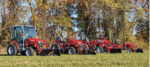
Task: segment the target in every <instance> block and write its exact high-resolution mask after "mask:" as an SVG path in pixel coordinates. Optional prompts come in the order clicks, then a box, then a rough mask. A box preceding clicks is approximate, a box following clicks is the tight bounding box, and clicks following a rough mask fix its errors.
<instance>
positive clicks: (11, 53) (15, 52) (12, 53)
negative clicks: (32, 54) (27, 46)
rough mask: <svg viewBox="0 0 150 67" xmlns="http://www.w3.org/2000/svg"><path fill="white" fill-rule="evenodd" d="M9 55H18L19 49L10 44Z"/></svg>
mask: <svg viewBox="0 0 150 67" xmlns="http://www.w3.org/2000/svg"><path fill="white" fill-rule="evenodd" d="M7 54H8V55H17V54H18V52H17V48H16V46H15V45H14V44H10V45H9V46H8V47H7Z"/></svg>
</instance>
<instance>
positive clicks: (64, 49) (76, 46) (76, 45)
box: [51, 27, 96, 55]
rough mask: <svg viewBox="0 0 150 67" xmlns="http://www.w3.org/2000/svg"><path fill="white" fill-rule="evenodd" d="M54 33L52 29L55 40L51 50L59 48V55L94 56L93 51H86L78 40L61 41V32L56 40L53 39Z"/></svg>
mask: <svg viewBox="0 0 150 67" xmlns="http://www.w3.org/2000/svg"><path fill="white" fill-rule="evenodd" d="M63 28H64V27H61V28H60V29H62V30H63ZM55 31H56V29H54V33H53V37H54V39H55V41H53V42H54V44H53V45H52V46H51V48H52V49H55V48H59V49H61V53H64V54H67V53H68V54H93V55H96V53H95V50H88V49H87V48H86V47H85V45H84V43H82V41H80V40H76V39H69V38H66V41H63V40H62V37H63V36H62V32H61V34H60V35H59V37H58V38H55Z"/></svg>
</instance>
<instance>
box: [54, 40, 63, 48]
mask: <svg viewBox="0 0 150 67" xmlns="http://www.w3.org/2000/svg"><path fill="white" fill-rule="evenodd" d="M53 42H54V43H58V44H59V46H60V48H62V47H63V46H62V45H61V44H60V43H59V42H58V41H53Z"/></svg>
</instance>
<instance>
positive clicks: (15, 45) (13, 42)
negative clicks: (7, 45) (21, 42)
mask: <svg viewBox="0 0 150 67" xmlns="http://www.w3.org/2000/svg"><path fill="white" fill-rule="evenodd" d="M11 43H14V44H15V46H16V48H17V50H19V47H18V44H17V42H16V41H11Z"/></svg>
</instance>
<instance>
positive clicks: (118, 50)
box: [110, 49, 122, 53]
mask: <svg viewBox="0 0 150 67" xmlns="http://www.w3.org/2000/svg"><path fill="white" fill-rule="evenodd" d="M110 53H122V51H121V49H111V50H110Z"/></svg>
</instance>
